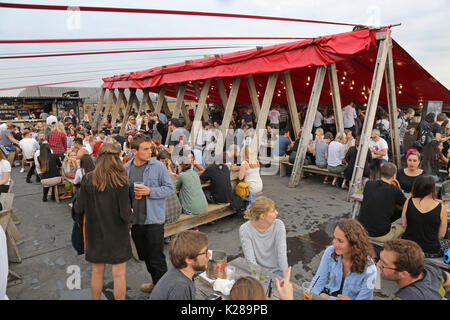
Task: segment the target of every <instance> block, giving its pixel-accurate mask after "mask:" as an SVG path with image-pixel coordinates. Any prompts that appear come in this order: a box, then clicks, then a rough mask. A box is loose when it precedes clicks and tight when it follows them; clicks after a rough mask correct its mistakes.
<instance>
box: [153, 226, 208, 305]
mask: <svg viewBox="0 0 450 320" xmlns="http://www.w3.org/2000/svg"><path fill="white" fill-rule="evenodd" d="M208 244H209V241H208V236H207V235H206V234H205V233H203V232H198V231H192V230H186V231H183V232H180V233H178V234H177V235H176V236H175V238H174V239H173V240H172V241H171V242H170V246H169V257H170V261H171V262H172V265H173V266H174V268H173V269H171V270H169V271H167V272H166V273H165V274H164V276H162V278H161V279H160V280H159V281H158V283H157V284H156V285H155V287H154V288H153V291H152V294H151V295H150V300H194V299H195V285H194V281H193V279H192V278H193V276H194V274H195V273H196V272H201V271H205V270H206V268H207V266H208V260H209V256H210V254H209V251H208Z"/></svg>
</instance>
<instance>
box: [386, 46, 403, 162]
mask: <svg viewBox="0 0 450 320" xmlns="http://www.w3.org/2000/svg"><path fill="white" fill-rule="evenodd" d="M386 59H387V60H386V70H385V82H386V94H387V98H388V99H387V101H388V109H389V123H390V131H391V132H390V136H391V146H392V157H393V158H394V159H393V160H394V163H395V165H396V166H397V168H400V166H401V160H400V137H399V132H398V121H397V97H396V93H397V92H396V90H395V78H394V58H393V56H392V40H391V39H389V49H388V53H387V58H386Z"/></svg>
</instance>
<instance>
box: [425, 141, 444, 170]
mask: <svg viewBox="0 0 450 320" xmlns="http://www.w3.org/2000/svg"><path fill="white" fill-rule="evenodd" d="M440 143H441V142H440V141H438V140H432V141H431V142H430V143H428V144H427V145H426V146H425V147H424V148H423V164H424V165H430V166H431V168H432V169H433V171H435V170H437V169H439V155H440V153H441V151H440V150H439V148H438V147H439V144H440Z"/></svg>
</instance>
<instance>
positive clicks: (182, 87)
mask: <svg viewBox="0 0 450 320" xmlns="http://www.w3.org/2000/svg"><path fill="white" fill-rule="evenodd" d="M174 88H175V91H176V93H177V101H176V102H175V107H174V108H173V113H172V119H175V118H178V117H179V116H180V113H181V108H182V105H184V93H185V92H186V83H185V82H183V83H182V84H181V85H180V86H179V87H178V89H177V86H176V85H174ZM164 100H165V99H164ZM158 102H159V101H158ZM171 133H172V132H171V130H170V128H169V130H168V131H167V138H166V144H169V139H170V134H171Z"/></svg>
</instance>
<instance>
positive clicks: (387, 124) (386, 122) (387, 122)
mask: <svg viewBox="0 0 450 320" xmlns="http://www.w3.org/2000/svg"><path fill="white" fill-rule="evenodd" d="M379 123H382V124H383V128H384V130H387V131H389V128H390V125H389V121H388V120H386V119H383V120H378V121H377V122H376V124H379Z"/></svg>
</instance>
